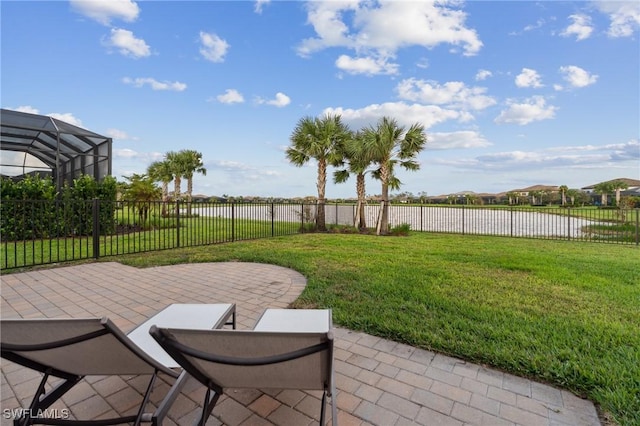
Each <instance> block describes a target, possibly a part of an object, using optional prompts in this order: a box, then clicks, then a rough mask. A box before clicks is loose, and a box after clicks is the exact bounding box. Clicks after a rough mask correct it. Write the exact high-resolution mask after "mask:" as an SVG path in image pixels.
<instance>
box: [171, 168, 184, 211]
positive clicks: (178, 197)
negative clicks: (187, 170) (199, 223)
mask: <svg viewBox="0 0 640 426" xmlns="http://www.w3.org/2000/svg"><path fill="white" fill-rule="evenodd" d="M173 182H174V187H173V188H174V189H173V201H174V202H175V203H176V216H178V215H179V214H180V200H181V198H182V195H181V194H180V185H181V184H182V179H181V178H180V176H178V175H176V176H175V178H174V180H173Z"/></svg>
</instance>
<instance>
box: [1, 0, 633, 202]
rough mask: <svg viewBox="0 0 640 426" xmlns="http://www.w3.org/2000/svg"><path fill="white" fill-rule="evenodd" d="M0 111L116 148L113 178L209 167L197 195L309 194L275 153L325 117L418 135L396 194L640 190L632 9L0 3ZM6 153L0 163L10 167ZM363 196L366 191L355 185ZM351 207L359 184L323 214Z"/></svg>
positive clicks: (308, 185) (127, 0)
mask: <svg viewBox="0 0 640 426" xmlns="http://www.w3.org/2000/svg"><path fill="white" fill-rule="evenodd" d="M1 13H2V15H1V19H2V30H1V31H2V50H1V55H2V57H1V59H2V76H1V84H2V108H9V109H16V110H21V111H25V112H33V113H38V114H44V115H52V116H56V117H58V118H61V119H63V120H66V121H68V122H70V123H73V124H76V125H79V126H81V127H85V128H87V129H90V130H92V131H95V132H97V133H101V134H104V135H108V136H110V137H112V138H113V153H114V158H113V174H114V176H116V177H117V178H118V180H123V178H122V176H123V175H131V174H132V173H143V172H144V171H145V170H146V168H147V166H148V165H149V164H150V163H151V162H152V161H154V160H158V159H161V158H162V157H163V155H164V154H165V153H166V152H168V151H171V150H180V149H195V150H198V151H200V152H202V154H203V161H204V163H205V167H206V169H207V175H206V176H202V175H197V176H196V177H195V179H194V192H195V193H204V194H207V195H222V194H228V195H234V196H239V195H243V196H250V195H261V196H274V197H277V196H284V197H297V196H307V195H315V194H317V192H316V187H315V177H316V168H315V164H314V163H310V164H309V165H308V166H305V167H301V168H297V167H294V166H293V165H291V164H290V163H288V162H287V160H286V157H285V153H284V150H285V149H286V147H287V146H288V145H289V136H290V135H291V132H292V130H293V129H294V127H295V125H296V122H297V121H298V120H299V119H300V118H302V117H305V116H316V115H322V114H326V113H338V114H341V115H342V118H343V120H344V121H345V123H347V124H348V125H349V126H350V127H351V128H352V129H354V130H357V129H360V128H362V127H364V126H368V125H372V124H374V123H375V122H376V121H377V120H378V119H379V118H380V117H382V116H385V115H386V116H390V117H394V118H396V119H397V120H398V122H399V123H400V124H402V125H405V126H407V127H408V126H410V125H411V124H413V123H415V122H420V123H422V124H423V125H424V126H425V129H426V133H427V139H428V143H427V147H426V149H425V150H424V151H423V152H422V153H421V154H420V155H419V158H418V160H419V162H420V163H421V169H420V170H419V171H418V172H405V171H399V172H398V176H399V178H400V179H401V181H402V183H403V186H402V188H401V191H409V192H412V193H414V194H418V193H421V192H426V193H427V194H428V195H439V194H449V193H455V192H459V191H474V192H478V193H480V192H502V191H508V190H512V189H517V188H523V187H527V186H530V185H535V184H546V185H568V186H569V187H571V188H580V187H583V186H587V185H589V184H593V183H597V182H601V181H604V180H609V179H614V178H619V177H628V178H633V179H640V142H639V139H640V99H639V98H640V43H639V40H638V37H639V36H640V2H638V1H631V2H617V1H578V2H562V1H537V2H533V1H495V2H492V1H467V2H463V1H458V0H454V1H444V0H441V1H436V2H432V1H413V2H408V1H407V2H405V1H386V2H385V1H357V0H348V1H313V2H301V1H275V0H274V1H257V2H250V1H180V2H178V1H138V2H135V1H131V0H108V1H107V0H104V1H102V0H92V1H86V0H84V1H68V2H67V1H44V2H34V1H2V3H1ZM7 155H8V154H7V153H3V156H4V157H5V158H8V157H7ZM367 185H368V186H367V193H368V194H379V193H380V185H379V182H376V181H368V183H367ZM351 196H355V180H354V179H351V180H349V181H348V182H347V183H345V184H340V185H334V184H333V183H331V182H328V185H327V197H328V198H339V197H351Z"/></svg>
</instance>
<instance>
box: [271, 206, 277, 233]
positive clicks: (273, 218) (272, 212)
mask: <svg viewBox="0 0 640 426" xmlns="http://www.w3.org/2000/svg"><path fill="white" fill-rule="evenodd" d="M275 221H276V209H275V206H274V204H273V203H271V236H272V237H273V236H275V235H276V231H275Z"/></svg>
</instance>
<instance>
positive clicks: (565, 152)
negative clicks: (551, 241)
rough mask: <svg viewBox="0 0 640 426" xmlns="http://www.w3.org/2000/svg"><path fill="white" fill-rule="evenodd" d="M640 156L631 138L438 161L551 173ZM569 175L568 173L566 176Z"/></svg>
mask: <svg viewBox="0 0 640 426" xmlns="http://www.w3.org/2000/svg"><path fill="white" fill-rule="evenodd" d="M639 159H640V142H639V141H638V140H631V141H628V142H626V143H619V144H605V145H599V146H587V147H584V146H565V147H555V148H550V149H543V150H539V151H504V152H496V153H490V154H484V155H480V156H477V157H474V158H456V159H453V160H438V161H437V163H438V164H446V165H449V166H454V167H458V168H461V169H464V170H469V169H476V170H486V171H490V170H503V171H530V170H535V171H543V173H545V174H547V175H548V174H549V173H550V171H551V170H552V169H561V170H566V169H567V168H569V169H587V170H588V169H602V168H607V169H612V168H616V167H623V168H624V167H626V166H627V165H629V164H630V165H631V166H632V167H633V164H634V163H635V164H636V166H637V161H638V160H639ZM565 177H566V175H565Z"/></svg>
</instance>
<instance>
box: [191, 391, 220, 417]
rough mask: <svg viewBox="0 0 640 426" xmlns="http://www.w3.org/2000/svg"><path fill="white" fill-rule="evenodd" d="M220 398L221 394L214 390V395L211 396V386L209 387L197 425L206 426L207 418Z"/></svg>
mask: <svg viewBox="0 0 640 426" xmlns="http://www.w3.org/2000/svg"><path fill="white" fill-rule="evenodd" d="M218 399H220V394H219V393H218V392H215V391H214V393H213V396H211V388H209V387H207V393H206V394H205V395H204V402H203V403H202V415H201V416H200V419H199V420H198V421H197V423H196V424H197V425H199V426H204V425H205V424H206V423H207V419H209V416H210V415H211V412H212V411H213V408H214V407H215V406H216V404H217V403H218Z"/></svg>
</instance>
